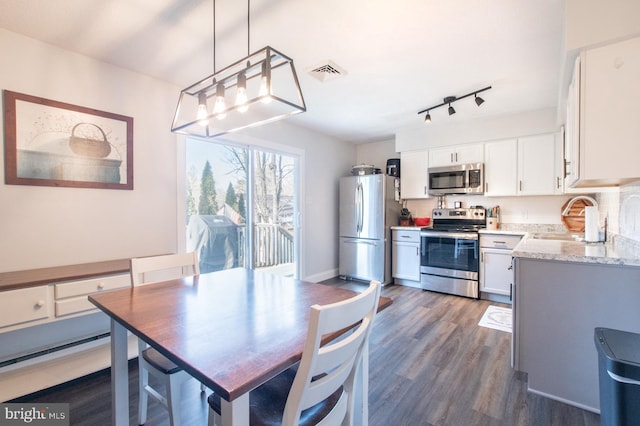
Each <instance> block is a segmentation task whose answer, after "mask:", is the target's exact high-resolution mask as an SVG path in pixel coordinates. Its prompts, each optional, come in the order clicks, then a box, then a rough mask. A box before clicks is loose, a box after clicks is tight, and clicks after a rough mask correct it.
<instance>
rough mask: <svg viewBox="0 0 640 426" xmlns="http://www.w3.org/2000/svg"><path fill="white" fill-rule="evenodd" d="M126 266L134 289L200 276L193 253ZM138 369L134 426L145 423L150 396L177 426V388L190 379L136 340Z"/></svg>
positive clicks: (178, 408) (133, 261)
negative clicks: (158, 384)
mask: <svg viewBox="0 0 640 426" xmlns="http://www.w3.org/2000/svg"><path fill="white" fill-rule="evenodd" d="M130 266H131V284H132V286H134V287H136V286H140V285H146V284H152V283H155V282H159V281H164V280H169V279H175V278H180V277H185V276H190V275H199V274H200V266H199V264H198V255H197V253H196V252H191V253H183V254H169V255H162V256H152V257H140V258H134V259H131V263H130ZM138 366H139V368H138V374H139V380H138V386H139V395H140V403H139V404H138V424H140V425H143V424H144V423H145V422H146V421H147V406H148V402H149V396H151V397H153V398H154V399H155V400H157V401H158V402H159V403H160V404H162V405H163V406H164V407H165V408H166V409H167V410H168V411H169V421H170V424H171V426H179V425H180V424H181V423H180V387H181V386H182V383H184V382H185V381H187V380H189V379H190V378H191V376H190V375H189V374H187V373H186V372H185V371H183V370H182V369H180V368H179V367H178V366H177V365H175V364H174V363H173V362H171V361H170V360H169V359H167V358H166V357H165V356H163V355H162V354H161V353H160V352H158V351H157V350H155V349H154V348H152V347H148V345H147V343H146V342H144V341H143V340H142V339H138ZM149 374H152V375H153V376H156V377H157V378H159V379H160V380H162V382H163V383H164V385H165V389H166V397H164V396H162V394H160V393H159V392H158V391H157V390H156V389H154V388H153V387H151V385H149ZM200 388H201V390H202V391H204V389H205V388H204V386H203V385H200Z"/></svg>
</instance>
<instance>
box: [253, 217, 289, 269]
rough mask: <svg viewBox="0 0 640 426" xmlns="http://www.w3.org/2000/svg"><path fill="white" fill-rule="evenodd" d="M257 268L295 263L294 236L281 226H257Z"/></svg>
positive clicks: (262, 224)
mask: <svg viewBox="0 0 640 426" xmlns="http://www.w3.org/2000/svg"><path fill="white" fill-rule="evenodd" d="M254 229H255V267H256V268H263V267H266V266H274V265H280V264H283V263H293V255H294V252H293V234H291V232H289V231H287V230H286V229H284V228H283V227H281V226H280V225H275V224H269V223H259V224H256V225H255V228H254Z"/></svg>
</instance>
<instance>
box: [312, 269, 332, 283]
mask: <svg viewBox="0 0 640 426" xmlns="http://www.w3.org/2000/svg"><path fill="white" fill-rule="evenodd" d="M337 276H338V269H337V268H336V269H330V270H328V271H324V272H320V273H317V274H313V275H307V276H306V277H305V278H303V280H304V281H309V282H312V283H319V282H320V281H324V280H328V279H329V278H334V277H337Z"/></svg>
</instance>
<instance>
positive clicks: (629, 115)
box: [567, 37, 640, 187]
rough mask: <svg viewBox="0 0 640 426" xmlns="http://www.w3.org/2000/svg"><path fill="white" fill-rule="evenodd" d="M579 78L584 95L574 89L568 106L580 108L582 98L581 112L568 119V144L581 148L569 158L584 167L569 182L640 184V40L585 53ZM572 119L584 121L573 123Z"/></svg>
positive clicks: (573, 172)
mask: <svg viewBox="0 0 640 426" xmlns="http://www.w3.org/2000/svg"><path fill="white" fill-rule="evenodd" d="M576 75H577V76H579V81H577V82H576V83H575V84H576V85H577V84H579V93H577V94H576V93H575V92H576V90H578V89H577V88H576V87H574V88H573V92H572V91H571V90H570V92H569V99H568V100H567V103H568V107H569V108H575V107H576V105H575V103H576V98H577V97H579V102H578V105H579V109H580V110H579V112H576V111H573V112H572V116H570V117H567V128H568V130H569V138H571V139H569V143H570V144H571V142H570V141H576V140H577V141H578V144H577V153H576V152H575V151H573V152H572V153H571V155H574V156H575V157H569V158H568V159H567V160H568V161H571V162H575V161H576V160H578V161H579V164H578V167H577V169H575V168H573V169H571V173H570V176H571V178H570V179H568V180H567V183H569V184H572V185H574V186H578V187H585V186H616V185H621V184H625V183H628V182H633V181H637V180H640V166H638V158H640V120H639V119H638V99H640V37H637V38H633V39H629V40H625V41H622V42H618V43H613V44H609V45H606V46H602V47H597V48H593V49H589V50H586V51H584V52H582V54H581V57H580V66H579V67H578V69H577V72H576ZM572 103H573V105H572ZM573 116H577V117H579V123H575V122H574V123H571V125H570V121H571V120H572V117H573ZM575 119H576V118H573V120H575ZM576 131H577V132H578V134H576ZM573 174H575V175H576V176H575V177H574V175H573Z"/></svg>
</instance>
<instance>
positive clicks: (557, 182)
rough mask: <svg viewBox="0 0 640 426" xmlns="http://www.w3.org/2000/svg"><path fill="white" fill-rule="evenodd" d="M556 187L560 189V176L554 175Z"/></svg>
mask: <svg viewBox="0 0 640 426" xmlns="http://www.w3.org/2000/svg"><path fill="white" fill-rule="evenodd" d="M556 188H558V189H560V176H556Z"/></svg>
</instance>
